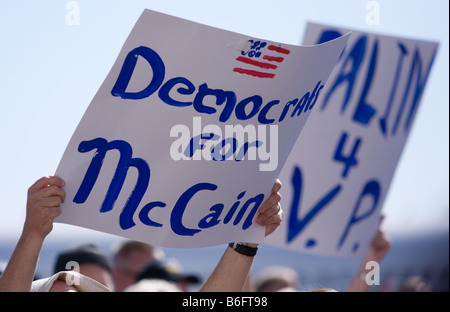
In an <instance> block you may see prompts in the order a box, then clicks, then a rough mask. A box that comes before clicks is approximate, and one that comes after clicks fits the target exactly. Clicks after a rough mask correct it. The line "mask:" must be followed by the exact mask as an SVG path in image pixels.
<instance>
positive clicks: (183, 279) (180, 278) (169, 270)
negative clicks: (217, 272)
mask: <svg viewBox="0 0 450 312" xmlns="http://www.w3.org/2000/svg"><path fill="white" fill-rule="evenodd" d="M145 279H160V280H166V281H169V282H173V283H175V284H176V285H177V287H178V288H179V289H180V290H182V291H188V290H189V286H190V285H191V284H197V283H200V281H201V280H200V278H199V277H198V276H197V275H195V274H185V273H182V272H181V268H180V267H179V266H178V265H176V264H170V263H167V262H163V261H155V262H153V263H151V264H150V265H148V266H147V267H146V268H145V269H144V270H143V271H142V272H141V273H140V274H139V275H138V277H137V280H136V282H139V281H141V280H145Z"/></svg>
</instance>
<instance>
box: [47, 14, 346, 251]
mask: <svg viewBox="0 0 450 312" xmlns="http://www.w3.org/2000/svg"><path fill="white" fill-rule="evenodd" d="M347 38H348V35H345V36H341V37H339V38H337V39H336V40H332V41H330V42H327V43H324V44H320V45H315V46H310V47H300V46H293V45H287V44H282V43H276V42H270V41H268V40H262V39H256V38H252V37H249V36H245V35H242V34H237V33H233V32H229V31H224V30H220V29H217V28H213V27H208V26H205V25H201V24H198V23H194V22H191V21H187V20H183V19H180V18H175V17H172V16H168V15H165V14H161V13H157V12H153V11H150V10H145V11H144V12H143V13H142V15H141V16H140V18H139V20H138V21H137V23H136V25H135V26H134V28H133V30H132V32H131V33H130V35H129V37H128V38H127V40H126V42H125V44H124V46H123V47H122V49H121V51H120V53H119V55H118V57H117V60H116V62H115V63H114V65H113V67H112V69H111V71H110V72H109V74H108V75H107V77H106V79H105V81H104V82H103V84H102V85H101V87H100V89H99V90H98V92H97V94H96V95H95V97H94V98H93V100H92V102H91V104H90V105H89V107H88V109H87V110H86V112H85V114H84V116H83V118H82V120H81V121H80V123H79V125H78V127H77V129H76V130H75V133H74V134H73V136H72V138H71V140H70V142H69V144H68V146H67V148H66V151H65V153H64V155H63V157H62V160H61V162H60V164H59V167H58V169H57V172H56V174H57V175H59V176H60V177H61V178H63V179H64V180H65V181H66V187H65V190H66V193H67V197H66V202H65V203H64V204H63V206H62V214H61V216H60V217H58V218H57V220H56V221H57V222H61V223H68V224H72V225H77V226H81V227H85V228H90V229H94V230H98V231H103V232H107V233H111V234H115V235H120V236H123V237H127V238H130V239H135V240H140V241H144V242H148V243H152V244H156V245H160V246H167V247H201V246H209V245H216V244H222V243H227V242H230V241H246V242H261V241H262V240H263V238H264V229H263V228H262V227H260V226H258V225H257V224H255V223H254V218H255V217H256V216H257V210H258V208H259V207H260V205H261V204H262V203H263V202H264V200H265V199H267V198H268V196H269V195H270V192H271V189H272V186H273V183H274V182H275V180H276V179H277V178H278V175H279V173H280V170H281V168H282V166H283V164H284V162H285V160H286V158H287V156H288V154H289V152H290V151H291V148H292V146H293V145H294V143H295V141H296V139H297V137H298V135H299V133H300V131H301V129H302V127H303V125H304V124H305V122H306V120H307V118H308V116H309V114H310V112H311V111H312V110H313V109H315V106H316V105H315V104H316V101H317V99H318V98H319V97H320V96H321V90H322V89H323V87H324V84H325V82H326V80H327V79H328V76H329V74H330V73H331V71H332V69H333V67H334V66H335V64H336V63H337V60H338V58H339V55H340V54H341V52H342V51H343V48H344V46H345V43H346V41H347Z"/></svg>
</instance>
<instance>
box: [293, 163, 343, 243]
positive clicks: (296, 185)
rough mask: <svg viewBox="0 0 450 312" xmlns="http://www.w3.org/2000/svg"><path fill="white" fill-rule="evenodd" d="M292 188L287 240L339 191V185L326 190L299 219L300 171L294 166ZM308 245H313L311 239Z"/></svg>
mask: <svg viewBox="0 0 450 312" xmlns="http://www.w3.org/2000/svg"><path fill="white" fill-rule="evenodd" d="M291 183H292V189H293V196H292V197H293V198H292V204H291V209H290V214H289V219H288V233H287V242H288V243H289V242H291V241H292V240H293V239H294V238H295V237H297V235H299V234H300V232H301V231H303V229H304V228H305V227H306V226H307V225H308V224H309V222H310V221H311V220H312V219H313V218H314V217H315V216H316V215H317V214H318V213H319V212H320V211H321V210H322V209H323V208H325V207H326V206H327V205H328V204H329V203H330V202H331V201H332V200H333V199H334V198H335V197H336V195H337V194H338V193H339V192H340V190H341V186H340V185H337V186H336V187H335V188H333V189H332V190H331V191H330V192H328V193H327V194H326V195H325V196H324V197H322V198H321V199H320V201H319V202H317V204H316V205H315V206H314V207H313V208H312V209H311V210H310V211H309V212H308V213H307V214H306V215H305V216H304V217H303V218H301V219H298V214H299V211H300V200H301V194H302V188H303V181H302V172H301V170H300V168H299V167H297V166H295V167H294V172H293V174H292V179H291ZM308 244H309V246H314V245H315V243H312V240H309V241H308Z"/></svg>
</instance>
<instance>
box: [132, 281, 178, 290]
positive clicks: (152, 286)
mask: <svg viewBox="0 0 450 312" xmlns="http://www.w3.org/2000/svg"><path fill="white" fill-rule="evenodd" d="M124 291H125V292H180V291H181V289H180V288H179V287H178V286H177V285H176V284H175V283H174V282H169V281H166V280H162V279H143V280H140V281H139V282H137V283H135V284H133V285H131V286H128V287H127V288H125V290H124Z"/></svg>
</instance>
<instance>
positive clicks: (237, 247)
mask: <svg viewBox="0 0 450 312" xmlns="http://www.w3.org/2000/svg"><path fill="white" fill-rule="evenodd" d="M228 246H229V247H230V248H231V249H233V250H234V251H236V252H237V253H240V254H241V255H244V256H249V257H254V256H255V255H256V252H257V251H258V247H250V246H246V245H242V244H241V243H229V244H228Z"/></svg>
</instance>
